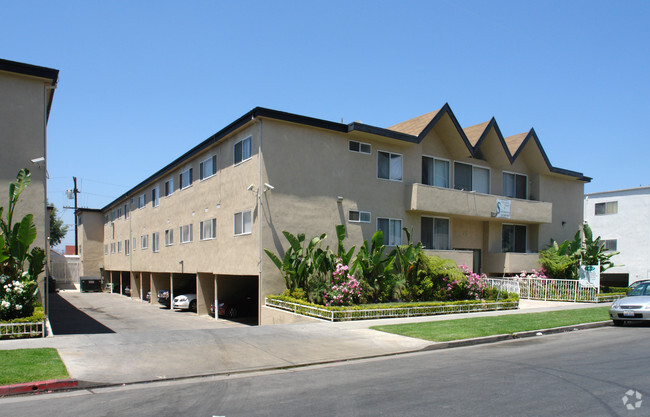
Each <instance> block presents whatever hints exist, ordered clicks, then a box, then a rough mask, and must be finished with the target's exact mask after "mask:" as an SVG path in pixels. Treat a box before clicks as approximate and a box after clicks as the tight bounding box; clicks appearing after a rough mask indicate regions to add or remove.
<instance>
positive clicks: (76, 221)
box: [63, 177, 80, 255]
mask: <svg viewBox="0 0 650 417" xmlns="http://www.w3.org/2000/svg"><path fill="white" fill-rule="evenodd" d="M72 181H73V182H74V188H73V189H72V190H68V199H72V195H73V194H74V254H75V255H79V237H78V236H77V224H79V219H77V209H78V206H77V194H79V193H80V191H79V190H78V189H77V177H72ZM63 208H70V207H63Z"/></svg>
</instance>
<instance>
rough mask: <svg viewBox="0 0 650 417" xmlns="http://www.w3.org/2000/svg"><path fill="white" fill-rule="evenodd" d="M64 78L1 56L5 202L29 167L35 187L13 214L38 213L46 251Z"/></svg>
mask: <svg viewBox="0 0 650 417" xmlns="http://www.w3.org/2000/svg"><path fill="white" fill-rule="evenodd" d="M58 77H59V71H58V70H55V69H51V68H45V67H39V66H36V65H30V64H24V63H21V62H15V61H8V60H5V59H0V145H1V147H2V150H1V151H0V206H3V207H5V208H6V207H7V204H8V194H9V183H11V182H13V181H15V180H16V174H17V173H18V171H20V170H21V169H22V168H27V169H29V170H30V172H31V185H30V186H29V187H28V188H27V189H25V191H24V192H23V193H22V195H21V196H20V200H19V202H18V205H17V207H16V211H15V213H14V217H13V218H14V222H15V221H20V219H21V218H22V217H23V216H24V215H25V214H28V213H31V214H33V215H34V224H35V225H36V231H37V235H36V241H35V242H34V246H39V247H41V248H43V249H44V250H47V249H48V246H49V245H48V240H47V238H48V236H49V216H48V212H47V207H46V194H47V184H46V175H47V174H46V172H47V140H46V137H47V135H46V128H47V121H48V117H49V114H50V108H51V106H52V99H53V96H54V89H55V87H56V82H57V80H58ZM5 215H6V211H5ZM43 281H44V280H42V279H41V280H40V281H39V287H40V290H41V291H40V294H44V288H43V287H44V285H43Z"/></svg>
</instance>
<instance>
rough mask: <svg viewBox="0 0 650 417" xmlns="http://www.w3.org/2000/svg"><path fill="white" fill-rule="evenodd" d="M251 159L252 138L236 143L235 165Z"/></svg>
mask: <svg viewBox="0 0 650 417" xmlns="http://www.w3.org/2000/svg"><path fill="white" fill-rule="evenodd" d="M250 158H251V137H250V136H249V137H247V138H246V139H242V140H240V141H239V142H237V143H235V165H237V164H239V163H241V162H244V161H246V160H247V159H250Z"/></svg>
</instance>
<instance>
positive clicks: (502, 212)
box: [494, 198, 510, 219]
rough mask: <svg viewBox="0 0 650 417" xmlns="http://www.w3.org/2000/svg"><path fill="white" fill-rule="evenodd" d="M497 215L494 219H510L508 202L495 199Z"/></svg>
mask: <svg viewBox="0 0 650 417" xmlns="http://www.w3.org/2000/svg"><path fill="white" fill-rule="evenodd" d="M496 213H497V215H496V216H494V217H499V218H502V219H509V218H510V200H501V199H498V198H497V211H496Z"/></svg>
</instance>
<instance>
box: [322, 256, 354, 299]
mask: <svg viewBox="0 0 650 417" xmlns="http://www.w3.org/2000/svg"><path fill="white" fill-rule="evenodd" d="M349 269H350V268H349V267H348V266H347V265H343V264H342V263H341V262H340V261H339V262H337V264H336V269H335V270H334V271H333V272H332V286H331V287H330V288H329V289H326V290H325V291H323V301H325V305H326V306H348V305H352V304H355V303H357V302H358V301H359V296H360V295H361V284H359V281H357V279H356V278H355V277H354V275H352V274H350V273H349Z"/></svg>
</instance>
